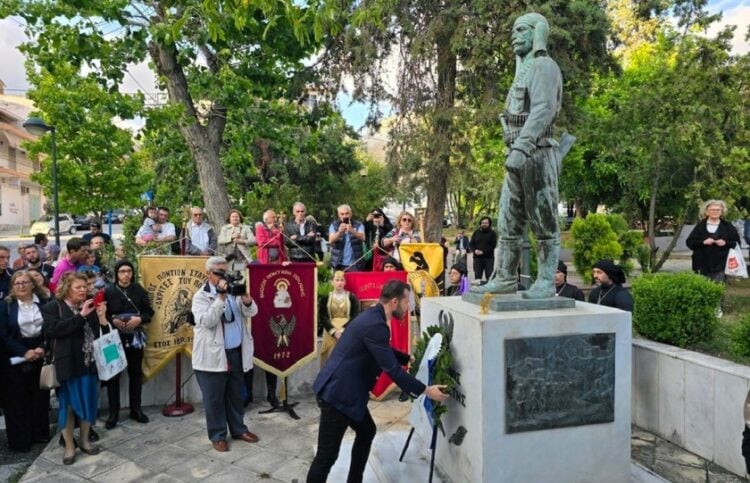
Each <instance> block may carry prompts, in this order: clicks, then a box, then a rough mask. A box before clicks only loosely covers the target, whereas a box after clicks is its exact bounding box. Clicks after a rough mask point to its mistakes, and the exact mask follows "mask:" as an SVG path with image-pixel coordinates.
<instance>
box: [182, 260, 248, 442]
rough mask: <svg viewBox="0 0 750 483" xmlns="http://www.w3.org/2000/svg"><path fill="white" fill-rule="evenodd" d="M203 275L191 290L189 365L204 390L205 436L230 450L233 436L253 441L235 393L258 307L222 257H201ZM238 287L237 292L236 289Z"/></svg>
mask: <svg viewBox="0 0 750 483" xmlns="http://www.w3.org/2000/svg"><path fill="white" fill-rule="evenodd" d="M206 276H207V278H208V281H207V282H206V284H205V285H204V286H203V288H202V289H201V290H198V291H197V292H196V293H195V295H194V296H193V307H192V311H193V316H194V318H195V328H194V337H193V370H194V371H195V377H196V379H197V381H198V385H199V386H200V388H201V393H202V394H203V406H204V408H205V411H206V429H207V430H208V439H209V440H211V444H212V445H213V448H214V449H215V450H216V451H219V452H224V451H229V446H228V444H227V440H226V439H227V426H229V435H230V436H231V437H232V438H233V439H241V440H243V441H246V442H248V443H255V442H257V441H258V437H257V436H256V435H255V434H253V433H251V432H250V431H249V430H248V428H247V426H246V425H245V422H244V420H243V417H244V409H243V407H242V395H241V393H240V391H241V389H242V384H243V373H244V372H245V371H249V370H250V369H252V367H253V338H252V335H251V334H250V329H249V328H248V326H247V323H246V321H247V319H248V318H250V317H252V316H254V315H255V314H257V313H258V307H257V306H256V305H255V303H254V302H253V299H252V297H250V295H247V294H246V293H245V292H244V291H243V290H242V288H243V286H241V285H237V281H238V280H237V278H236V277H234V276H232V275H230V274H228V272H227V261H226V259H225V258H223V257H211V258H209V259H208V260H206ZM240 293H242V295H240Z"/></svg>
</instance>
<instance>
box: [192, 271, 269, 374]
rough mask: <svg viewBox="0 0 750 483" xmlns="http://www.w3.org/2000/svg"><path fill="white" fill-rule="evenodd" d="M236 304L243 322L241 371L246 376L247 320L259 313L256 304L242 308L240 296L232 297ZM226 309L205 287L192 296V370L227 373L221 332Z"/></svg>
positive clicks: (248, 363) (249, 357)
mask: <svg viewBox="0 0 750 483" xmlns="http://www.w3.org/2000/svg"><path fill="white" fill-rule="evenodd" d="M235 302H236V303H237V306H238V307H239V308H240V312H241V313H242V316H243V317H244V318H245V321H244V323H243V324H242V370H243V371H244V372H247V371H249V370H250V369H252V368H253V336H252V335H251V334H250V327H249V324H248V323H247V319H248V318H250V317H252V316H254V315H255V314H257V313H258V306H257V305H255V301H253V303H252V304H250V306H247V305H245V304H244V303H242V299H241V297H239V296H236V297H235ZM225 306H226V302H225V301H223V300H221V299H220V298H219V297H218V295H217V294H216V293H212V290H211V288H210V286H209V285H208V284H206V285H204V286H203V288H201V289H200V290H198V291H197V292H195V295H193V307H192V311H193V316H194V317H195V329H194V330H193V370H196V371H208V372H225V371H226V370H227V369H228V368H227V354H226V352H225V351H224V328H223V325H222V323H221V316H222V315H223V314H224V308H225ZM235 323H239V321H237V322H235Z"/></svg>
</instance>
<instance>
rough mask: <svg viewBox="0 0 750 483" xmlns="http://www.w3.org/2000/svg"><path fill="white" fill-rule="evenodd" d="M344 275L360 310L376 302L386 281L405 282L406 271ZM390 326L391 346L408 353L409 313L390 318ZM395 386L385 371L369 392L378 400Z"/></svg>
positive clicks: (409, 342) (347, 287) (348, 273)
mask: <svg viewBox="0 0 750 483" xmlns="http://www.w3.org/2000/svg"><path fill="white" fill-rule="evenodd" d="M344 276H345V277H346V289H347V290H349V291H350V292H352V293H353V294H354V295H356V296H357V298H358V299H359V300H360V303H361V304H362V310H364V309H365V308H369V307H371V306H372V305H375V304H376V303H377V302H378V299H379V298H380V291H381V290H382V289H383V285H385V284H386V282H388V281H390V280H401V281H402V282H407V273H406V272H346V273H345V275H344ZM407 283H408V282H407ZM390 326H391V347H393V348H395V349H398V350H400V351H401V352H405V353H407V354H410V353H411V337H410V331H409V314H408V313H407V314H406V315H404V317H403V318H402V319H396V318H392V319H391V321H390ZM404 369H406V366H404ZM395 387H396V385H395V384H394V383H393V381H392V380H391V378H390V377H388V376H387V375H386V374H385V373H381V374H380V376H378V380H377V381H376V382H375V385H374V386H373V387H372V389H371V390H370V393H371V395H372V397H373V398H374V399H375V400H378V401H379V400H381V399H383V398H384V397H385V396H387V395H388V393H389V392H390V391H392V390H393V389H394V388H395Z"/></svg>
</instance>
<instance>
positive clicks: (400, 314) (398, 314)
mask: <svg viewBox="0 0 750 483" xmlns="http://www.w3.org/2000/svg"><path fill="white" fill-rule="evenodd" d="M405 314H406V310H401V309H400V308H396V309H393V312H392V313H391V317H393V318H395V319H403V318H404V315H405Z"/></svg>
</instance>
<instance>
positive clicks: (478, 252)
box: [474, 250, 484, 257]
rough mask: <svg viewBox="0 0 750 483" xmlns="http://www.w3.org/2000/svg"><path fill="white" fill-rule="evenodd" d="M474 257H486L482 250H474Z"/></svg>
mask: <svg viewBox="0 0 750 483" xmlns="http://www.w3.org/2000/svg"><path fill="white" fill-rule="evenodd" d="M474 255H476V256H478V257H481V256H482V255H484V252H483V251H482V250H474Z"/></svg>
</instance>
